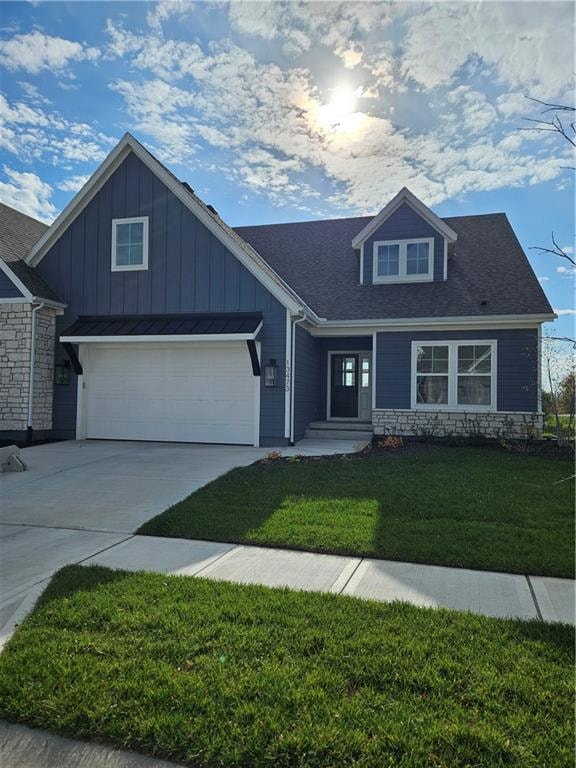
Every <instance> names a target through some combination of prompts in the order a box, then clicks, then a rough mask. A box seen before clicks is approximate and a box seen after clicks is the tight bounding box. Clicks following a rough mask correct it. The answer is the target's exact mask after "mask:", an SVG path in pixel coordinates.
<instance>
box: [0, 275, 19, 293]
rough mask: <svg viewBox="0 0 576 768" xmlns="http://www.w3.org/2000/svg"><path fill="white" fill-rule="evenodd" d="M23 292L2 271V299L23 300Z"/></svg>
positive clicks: (0, 284)
mask: <svg viewBox="0 0 576 768" xmlns="http://www.w3.org/2000/svg"><path fill="white" fill-rule="evenodd" d="M21 298H22V292H21V291H20V290H19V289H18V288H17V287H16V286H15V285H14V283H13V282H12V280H10V278H9V277H8V275H7V274H5V272H4V271H3V270H0V299H21Z"/></svg>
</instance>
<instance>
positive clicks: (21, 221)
mask: <svg viewBox="0 0 576 768" xmlns="http://www.w3.org/2000/svg"><path fill="white" fill-rule="evenodd" d="M47 229H48V225H47V224H43V223H42V222H41V221H38V220H37V219H33V218H32V217H31V216H27V215H26V214H25V213H22V212H21V211H17V210H16V209H15V208H11V207H10V206H9V205H5V204H4V203H0V256H1V259H0V269H2V271H3V272H4V273H5V274H6V275H7V276H8V277H9V279H10V280H11V281H12V283H13V284H14V285H15V286H16V287H17V288H18V290H19V291H20V292H21V293H22V296H23V297H24V298H25V299H28V300H30V299H32V298H39V299H47V300H48V301H51V302H54V303H57V304H62V302H61V300H60V298H59V297H58V296H57V295H56V293H54V291H53V290H52V288H50V286H49V285H48V283H47V282H46V281H45V280H44V278H43V277H41V275H39V274H37V272H36V271H35V270H34V269H33V268H32V267H30V266H29V265H28V264H26V262H25V261H24V258H25V257H26V255H27V254H28V253H29V252H30V249H31V248H32V247H33V246H34V244H35V243H36V242H37V241H38V240H39V238H40V237H42V235H43V234H44V232H46V230H47Z"/></svg>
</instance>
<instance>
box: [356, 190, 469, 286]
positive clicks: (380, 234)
mask: <svg viewBox="0 0 576 768" xmlns="http://www.w3.org/2000/svg"><path fill="white" fill-rule="evenodd" d="M456 237H457V235H456V232H454V230H453V229H452V228H451V227H449V226H448V225H447V224H446V222H444V221H442V219H441V218H439V217H438V216H436V214H435V213H434V212H433V211H431V210H430V208H428V206H426V205H424V203H423V202H422V201H421V200H419V199H418V198H417V197H416V195H414V194H412V192H410V190H409V189H407V188H406V187H403V188H402V189H401V190H400V192H398V194H397V195H396V196H395V197H394V198H393V199H392V200H390V202H389V203H388V204H387V205H386V206H384V208H382V210H381V211H380V213H378V214H377V215H376V216H374V218H373V219H372V220H371V221H369V222H368V224H367V225H366V226H365V227H364V229H363V230H362V231H361V232H359V233H358V234H357V235H356V237H355V238H354V240H352V247H353V248H354V249H357V250H359V251H360V283H362V284H367V285H373V284H374V285H375V284H394V283H423V282H432V281H436V280H446V279H447V278H448V243H453V242H455V240H456Z"/></svg>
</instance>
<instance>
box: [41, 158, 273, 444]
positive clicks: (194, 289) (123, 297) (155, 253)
mask: <svg viewBox="0 0 576 768" xmlns="http://www.w3.org/2000/svg"><path fill="white" fill-rule="evenodd" d="M136 216H148V218H149V256H148V267H149V268H148V269H147V270H141V271H126V272H112V270H111V248H112V219H115V218H129V217H130V218H131V217H136ZM37 271H38V272H39V273H40V274H41V275H42V277H44V279H45V280H46V281H47V282H48V284H49V285H50V286H51V287H52V288H53V289H54V290H55V291H56V293H57V294H58V295H59V296H60V297H61V299H62V301H63V302H65V303H66V304H67V305H68V308H67V310H66V312H65V314H64V315H63V316H62V317H59V318H58V324H57V336H56V338H58V337H59V335H60V334H61V333H62V331H63V330H64V329H65V328H66V327H68V326H69V325H71V323H73V322H74V320H76V318H77V317H78V316H79V315H110V314H114V315H116V314H118V315H121V314H162V313H176V312H233V311H254V310H259V311H261V312H262V313H263V318H264V323H263V328H262V332H261V334H260V336H259V341H261V342H262V364H263V365H264V364H265V363H266V361H267V360H268V359H276V360H278V361H282V360H284V359H285V354H286V310H285V308H284V307H283V306H282V304H280V302H279V301H278V300H277V299H276V298H275V297H274V296H272V294H271V293H270V292H269V291H268V290H267V289H266V288H265V287H264V286H263V285H262V284H261V283H260V282H259V281H258V280H257V278H255V277H254V276H253V275H252V274H251V273H250V272H249V271H248V270H247V269H246V268H245V267H244V266H243V265H242V264H241V263H240V262H239V261H238V259H237V258H236V257H235V256H234V255H233V254H232V253H230V252H229V251H228V250H227V248H226V247H225V246H224V245H222V243H221V242H220V241H219V240H218V239H217V238H216V237H215V236H214V235H213V234H212V233H211V232H210V231H209V230H208V229H207V228H206V227H205V226H204V225H203V224H202V223H201V222H200V221H199V220H198V219H197V218H196V217H195V216H194V215H193V214H192V213H191V212H190V211H189V210H188V208H187V207H186V206H184V205H183V204H182V203H181V202H180V201H179V200H178V198H176V197H175V196H174V195H173V194H172V192H170V190H169V189H168V188H167V187H166V186H165V185H164V184H163V183H162V182H161V181H160V180H159V179H158V178H157V177H156V176H154V174H153V173H151V171H150V170H149V169H148V167H147V166H146V165H144V163H142V162H141V161H140V160H139V159H138V158H137V157H136V156H135V155H134V154H132V153H130V154H129V155H128V156H127V157H126V159H125V160H124V161H123V162H122V164H121V165H120V166H119V167H118V169H117V170H116V171H115V172H114V174H113V175H112V176H111V177H110V178H109V179H108V180H107V181H106V183H105V184H104V185H103V187H102V188H101V189H100V190H99V192H98V193H97V194H96V195H95V197H94V198H93V199H92V200H91V201H90V202H89V203H88V205H87V206H86V207H85V208H84V210H83V211H82V212H81V213H80V214H79V216H78V217H77V218H76V219H75V220H74V221H73V222H72V224H71V225H70V226H69V227H68V228H67V229H66V231H65V232H64V233H63V234H62V236H61V237H60V238H59V240H58V241H57V242H56V243H55V244H54V246H53V247H52V248H51V249H50V251H48V253H47V254H46V255H45V256H44V258H43V259H42V261H41V262H40V264H39V265H38V267H37ZM246 354H248V351H246ZM63 359H65V353H64V350H63V349H62V347H61V345H60V344H59V343H58V342H56V362H58V361H60V360H63ZM278 374H279V381H278V386H277V387H275V388H266V387H264V386H263V377H262V381H261V420H260V436H261V440H262V443H263V444H266V443H267V444H272V443H274V442H277V441H278V439H280V438H283V436H284V366H283V365H282V364H280V365H279V366H278ZM230 386H234V382H233V381H231V382H230ZM75 425H76V378H75V377H74V376H73V377H72V381H71V383H70V384H69V385H67V386H58V385H57V386H55V389H54V428H55V432H56V433H57V434H59V435H61V436H63V437H71V436H73V435H74V433H75Z"/></svg>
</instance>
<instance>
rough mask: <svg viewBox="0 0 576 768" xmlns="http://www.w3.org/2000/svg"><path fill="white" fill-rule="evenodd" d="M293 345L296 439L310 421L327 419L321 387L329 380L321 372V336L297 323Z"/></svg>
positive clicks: (323, 363)
mask: <svg viewBox="0 0 576 768" xmlns="http://www.w3.org/2000/svg"><path fill="white" fill-rule="evenodd" d="M294 344H295V349H294V353H295V354H294V368H295V378H294V439H295V440H296V441H298V440H300V439H301V438H302V437H304V432H305V431H306V427H307V426H308V424H310V422H311V421H317V420H319V419H323V418H324V414H323V413H322V409H321V402H322V396H321V392H322V390H321V386H322V381H323V380H324V381H326V378H325V375H324V376H323V375H322V374H323V367H324V366H325V365H326V362H325V360H324V358H323V356H322V349H321V345H320V343H319V341H318V339H315V338H313V337H312V336H311V335H310V334H309V333H308V331H306V330H304V328H301V327H300V326H299V325H297V326H296V332H295V339H294ZM324 374H325V372H324Z"/></svg>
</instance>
